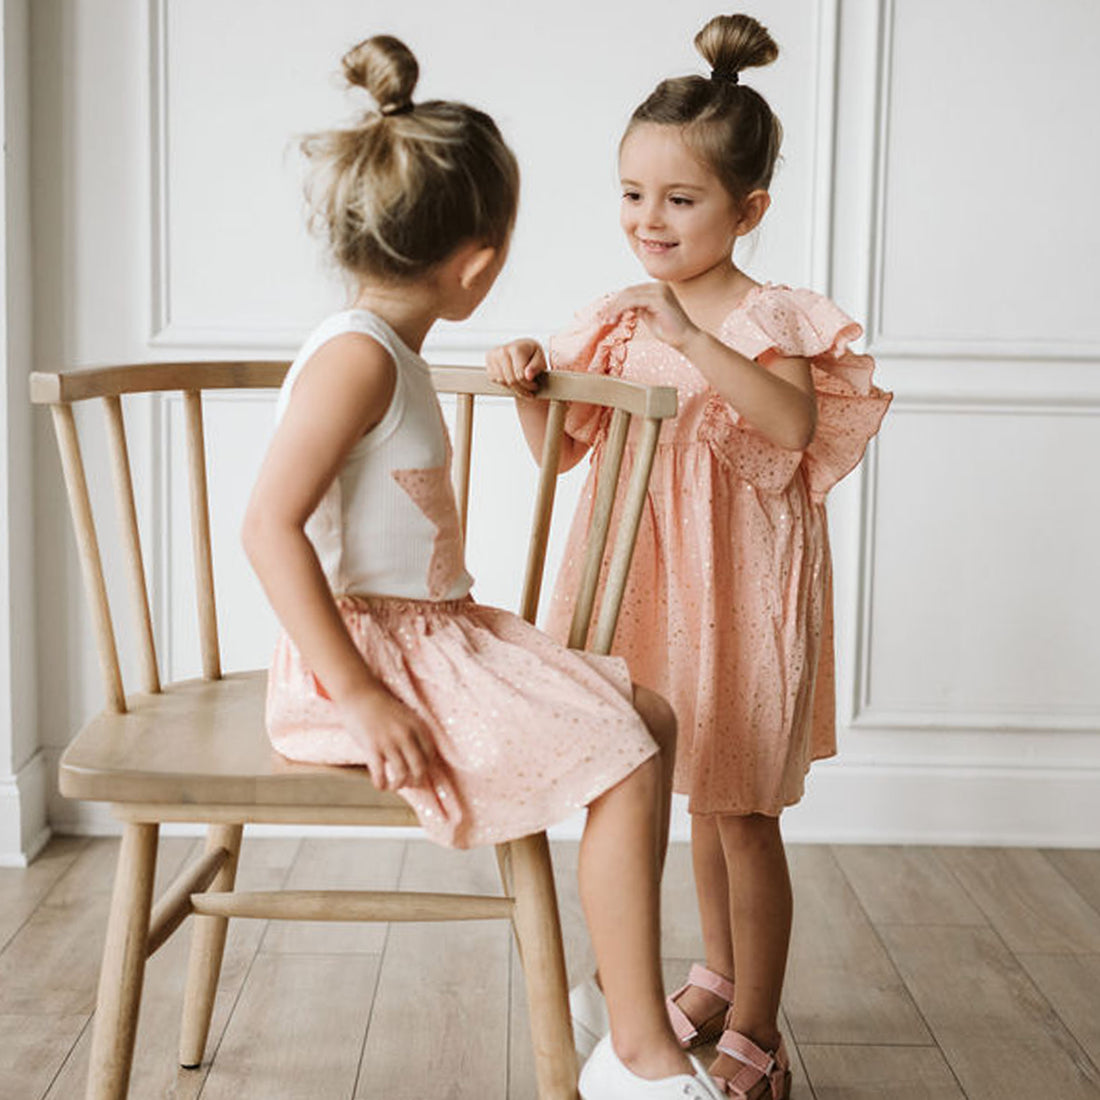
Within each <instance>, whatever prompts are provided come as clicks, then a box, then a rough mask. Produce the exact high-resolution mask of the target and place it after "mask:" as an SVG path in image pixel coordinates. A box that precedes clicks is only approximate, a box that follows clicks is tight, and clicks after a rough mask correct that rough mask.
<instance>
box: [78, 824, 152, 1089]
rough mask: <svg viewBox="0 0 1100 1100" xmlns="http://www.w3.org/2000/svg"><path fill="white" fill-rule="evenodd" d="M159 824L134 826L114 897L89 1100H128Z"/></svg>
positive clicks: (102, 971) (127, 837) (127, 839)
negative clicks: (126, 1098) (127, 1094)
mask: <svg viewBox="0 0 1100 1100" xmlns="http://www.w3.org/2000/svg"><path fill="white" fill-rule="evenodd" d="M157 832H158V826H157V825H155V824H147V823H145V822H141V823H138V824H134V823H131V824H128V825H127V826H126V830H125V832H124V833H123V834H122V848H121V850H120V852H119V855H118V868H117V870H116V871H115V885H114V891H113V893H112V895H111V915H110V917H109V919H108V922H107V940H106V943H105V944H104V945H103V964H102V967H101V968H100V972H99V993H98V995H97V997H96V1010H95V1022H94V1024H93V1029H92V1053H91V1065H90V1067H89V1070H88V1089H87V1093H86V1095H87V1098H88V1100H125V1096H126V1092H127V1090H128V1088H129V1086H130V1067H131V1065H132V1063H133V1059H134V1036H135V1035H136V1034H137V1022H138V1010H139V1008H140V1006H141V986H142V980H143V979H144V977H145V955H146V943H147V941H148V937H149V914H150V911H151V909H152V904H153V875H154V873H155V871H156V864H157Z"/></svg>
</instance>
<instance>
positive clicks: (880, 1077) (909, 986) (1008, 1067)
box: [0, 838, 1100, 1100]
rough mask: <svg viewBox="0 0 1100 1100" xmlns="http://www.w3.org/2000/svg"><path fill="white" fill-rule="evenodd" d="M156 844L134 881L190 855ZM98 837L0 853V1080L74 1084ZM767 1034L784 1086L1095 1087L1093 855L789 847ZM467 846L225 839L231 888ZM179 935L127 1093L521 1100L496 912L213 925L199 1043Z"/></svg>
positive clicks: (685, 856) (585, 949) (481, 881)
mask: <svg viewBox="0 0 1100 1100" xmlns="http://www.w3.org/2000/svg"><path fill="white" fill-rule="evenodd" d="M199 844H200V842H198V841H192V840H186V839H180V838H169V839H165V840H162V842H161V846H160V857H159V860H158V884H160V885H163V884H164V883H165V882H166V881H168V880H170V879H171V877H172V876H173V874H174V873H175V872H176V871H177V870H178V868H179V867H180V866H181V865H182V864H183V862H184V861H185V860H186V859H188V858H190V857H192V856H194V855H195V853H196V852H197V851H198V850H199ZM116 852H117V842H116V841H112V840H80V839H73V838H58V839H56V840H54V841H53V842H52V843H51V844H50V846H49V847H48V848H47V850H46V851H45V853H44V854H43V855H42V856H41V857H40V858H39V859H38V860H37V861H36V862H35V863H34V864H33V865H32V866H31V867H30V868H28V869H27V870H23V871H17V870H9V869H0V1096H2V1097H3V1100H78V1098H80V1097H82V1096H83V1087H84V1075H85V1072H86V1067H87V1057H88V1046H89V1041H90V1038H91V1028H90V1026H89V1021H90V1013H91V1010H92V1004H93V999H94V994H95V982H96V970H97V965H98V957H99V950H100V946H101V944H102V939H103V931H104V923H105V920H106V913H107V905H108V901H109V893H110V886H111V878H112V872H113V860H114V857H115V853H116ZM790 856H791V867H792V873H793V876H794V880H795V914H796V916H795V933H794V942H793V945H792V951H791V961H790V968H789V972H788V980H787V987H786V994H785V997H784V1011H783V1021H782V1022H783V1026H784V1029H785V1031H786V1034H787V1036H788V1042H789V1043H790V1045H791V1050H792V1055H793V1056H794V1070H795V1075H794V1081H795V1084H794V1096H795V1098H796V1100H894V1098H896V1100H925V1098H927V1100H932V1098H936V1100H963V1098H966V1100H985V1098H990V1100H992V1098H994V1097H996V1098H1005V1097H1016V1096H1019V1097H1048V1096H1049V1097H1058V1098H1059V1100H1085V1098H1095V1100H1100V1071H1098V1067H1100V851H1072V852H1062V851H1034V850H1024V849H982V848H937V849H932V848H889V847H827V846H820V847H810V846H792V848H791V849H790ZM576 860H577V848H576V845H575V844H558V845H555V863H556V867H557V872H558V880H559V891H560V895H561V897H560V900H561V909H562V921H563V927H564V930H565V937H566V952H567V957H568V963H569V969H570V974H571V976H572V977H574V978H575V977H577V976H579V975H582V974H583V973H585V972H586V970H587V969H588V968H589V967H590V966H591V963H592V958H591V951H590V948H589V946H588V943H587V939H586V937H585V932H584V925H583V922H582V919H581V912H580V905H579V902H578V899H577V892H576V886H575V874H576ZM495 882H496V866H495V862H494V859H493V856H492V853H491V852H474V853H452V852H446V851H443V850H440V849H438V848H435V847H433V846H432V845H430V844H427V843H425V842H419V841H410V842H405V841H400V840H394V841H367V840H362V841H358V840H316V839H306V840H283V839H280V840H253V839H246V841H245V848H244V852H243V855H242V860H241V875H240V884H241V886H242V888H247V889H272V888H275V887H278V886H280V885H287V886H294V887H297V888H304V889H309V888H316V887H321V886H324V885H329V886H332V887H337V888H339V887H343V888H352V889H385V888H387V887H390V886H393V885H395V884H398V883H400V884H402V885H404V886H407V887H409V888H410V889H429V890H440V889H450V890H463V889H484V888H489V889H492V888H494V886H495ZM664 922H665V927H664V930H663V931H664V937H663V943H664V954H665V976H666V981H667V983H668V984H669V985H670V986H671V985H673V984H678V983H679V981H680V980H681V979H682V977H683V975H684V973H685V971H686V969H687V967H688V965H689V964H690V962H691V960H692V959H694V958H696V957H697V955H698V951H699V932H698V925H697V919H696V916H695V912H694V892H693V889H692V884H691V866H690V858H689V853H688V850H687V849H686V848H685V847H683V846H676V847H674V848H673V851H672V854H671V856H670V862H669V868H668V873H667V875H666V878H665V884H664ZM186 954H187V935H186V933H184V934H181V935H179V936H177V937H175V938H174V939H173V940H172V941H171V942H169V944H168V945H167V946H166V947H165V948H163V949H162V950H161V951H160V952H159V953H158V954H157V955H156V956H155V957H154V959H153V960H152V961H151V963H150V965H149V968H148V971H147V976H146V985H145V994H144V998H143V1002H142V1016H141V1026H140V1028H139V1034H138V1053H137V1058H136V1060H135V1066H134V1074H133V1080H132V1086H131V1093H130V1095H131V1097H133V1098H134V1100H161V1098H164V1100H168V1098H171V1100H230V1098H231V1100H298V1098H301V1100H368V1098H373V1097H386V1100H413V1098H417V1100H419V1098H421V1097H424V1096H432V1097H437V1098H450V1100H528V1098H533V1097H534V1095H535V1092H534V1084H533V1070H532V1061H531V1051H530V1043H529V1039H528V1035H527V1015H526V1008H525V1003H524V994H523V979H522V973H521V971H520V968H519V962H518V957H517V955H516V952H515V949H514V947H513V946H512V944H511V942H510V935H509V931H508V929H507V927H506V926H505V925H504V924H502V923H492V922H477V923H471V924H465V925H392V926H389V927H386V926H372V927H354V926H341V925H325V924H316V925H313V924H308V925H290V924H283V925H276V924H267V923H265V922H256V921H238V922H234V925H233V926H232V928H231V932H230V937H229V941H228V944H227V948H226V959H225V965H224V968H223V972H222V978H221V983H220V986H219V990H218V995H217V1001H216V1005H215V1013H214V1021H213V1025H212V1029H211V1039H210V1047H209V1050H208V1056H207V1060H206V1061H205V1062H204V1064H203V1065H202V1066H201V1067H200V1068H199V1069H197V1070H181V1069H179V1068H178V1067H177V1066H176V1063H175V1045H176V1037H177V1029H178V1017H179V1007H180V1001H181V991H182V984H183V976H184V972H185V968H186Z"/></svg>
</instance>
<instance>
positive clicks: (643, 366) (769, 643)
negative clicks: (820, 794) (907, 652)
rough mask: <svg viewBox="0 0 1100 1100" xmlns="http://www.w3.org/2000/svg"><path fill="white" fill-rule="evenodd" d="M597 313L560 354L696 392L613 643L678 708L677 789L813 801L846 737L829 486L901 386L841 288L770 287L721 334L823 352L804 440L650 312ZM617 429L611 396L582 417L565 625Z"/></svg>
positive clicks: (551, 620) (729, 339) (769, 351)
mask: <svg viewBox="0 0 1100 1100" xmlns="http://www.w3.org/2000/svg"><path fill="white" fill-rule="evenodd" d="M601 304H602V303H601ZM596 312H597V311H596V309H593V310H592V311H591V312H589V313H588V314H586V315H582V317H581V319H580V322H579V324H578V325H577V327H576V328H574V329H572V330H570V331H569V332H566V333H565V334H563V335H561V336H559V337H557V338H555V339H554V340H553V341H552V342H551V348H550V364H551V368H552V369H555V370H578V371H595V372H599V373H602V374H611V375H617V376H621V377H623V378H627V379H630V380H632V381H636V382H643V383H649V384H653V385H665V386H675V387H676V389H677V391H678V394H679V412H678V414H677V416H676V418H675V419H674V420H672V421H668V422H666V423H665V425H664V426H663V428H662V434H661V438H660V443H659V445H658V449H657V456H656V459H655V462H654V467H653V474H652V479H651V482H650V489H649V496H648V499H647V501H646V506H645V509H644V512H643V516H642V524H641V529H640V532H639V536H638V543H637V548H636V551H635V555H634V560H633V564H632V567H631V571H630V577H629V580H628V583H627V589H626V595H625V599H624V603H623V611H622V616H621V618H620V621H619V626H618V631H617V633H616V636H615V644H614V651H615V652H616V653H619V654H621V655H622V656H623V657H625V658H626V660H627V662H628V664H629V665H630V671H631V673H632V675H633V677H634V679H635V680H636V681H638V682H639V683H642V684H645V685H646V686H647V687H650V688H653V689H654V690H656V691H658V692H660V693H661V694H662V695H664V696H665V697H666V698H667V699H668V700H669V702H670V703H671V704H672V706H673V708H674V709H675V711H676V715H677V718H678V720H679V743H678V750H677V757H676V775H675V788H676V790H677V791H679V792H680V793H683V794H687V795H689V796H690V803H689V808H690V810H691V812H692V813H726V814H748V813H763V814H770V815H776V814H778V813H780V811H781V810H782V809H783V807H785V806H788V805H791V804H793V803H795V802H797V801H798V800H799V799H800V798H801V796H802V792H803V785H804V781H805V775H806V772H807V771H808V770H809V766H810V762H811V761H812V760H814V759H818V758H821V757H826V756H831V755H833V754H834V753H835V752H836V735H835V720H834V702H835V689H834V682H833V636H832V590H831V566H830V557H829V539H828V528H827V524H826V517H825V495H826V493H827V492H828V491H829V489H830V488H831V487H832V486H833V485H835V484H836V483H837V482H838V481H839V480H840V479H841V478H842V477H844V475H845V474H847V473H848V472H849V471H850V470H851V469H852V468H853V467H854V466H855V465H856V464H857V463H858V462H859V460H860V458H861V457H862V455H863V452H864V450H865V448H866V446H867V443H868V441H869V440H870V438H871V437H872V436H873V435H874V434H875V432H876V431H877V430H878V427H879V424H880V422H881V420H882V417H883V415H884V414H885V412H886V408H887V406H888V405H889V403H890V399H891V395H890V394H888V393H884V392H883V391H882V390H879V389H877V388H876V387H875V386H874V385H873V383H872V381H871V375H872V370H873V367H874V364H873V361H872V360H871V359H870V358H869V357H867V356H864V355H857V354H855V353H853V352H852V351H850V350H849V343H850V342H851V341H853V340H855V339H857V338H858V337H859V336H860V334H861V329H860V327H859V325H857V324H856V322H855V321H853V320H852V319H851V318H850V317H848V316H846V315H845V314H844V313H842V312H841V311H840V310H839V309H838V308H837V307H836V306H835V305H834V304H833V303H832V302H831V301H829V300H828V299H827V298H823V297H822V296H821V295H819V294H815V293H814V292H812V291H809V290H797V289H791V288H790V287H786V286H778V285H773V284H765V285H762V286H758V287H754V288H753V289H752V290H750V291H749V293H748V294H747V295H746V296H745V297H744V298H743V299H742V300H741V301H740V302H739V303H738V305H737V306H736V307H735V308H734V309H733V310H732V311H731V313H730V314H729V316H728V317H727V318H726V320H725V321H724V322H723V324H722V326H721V328H720V329H719V331H718V332H717V333H716V335H717V336H718V338H719V339H721V340H722V341H723V342H724V343H726V344H728V345H729V346H730V347H731V348H734V349H735V350H736V351H738V352H740V353H741V354H742V355H745V356H747V357H749V358H751V359H755V360H757V361H759V362H760V363H762V364H763V365H765V366H767V364H768V362H770V361H771V360H772V359H774V358H776V357H777V356H782V357H793V356H799V357H805V358H807V359H809V360H810V364H811V370H812V374H813V381H814V386H815V389H816V393H817V403H818V422H817V430H816V432H815V435H814V439H813V441H812V442H811V443H810V445H809V446H808V447H807V448H806V450H805V451H788V450H784V449H783V448H781V447H778V446H776V445H775V444H773V443H770V442H769V441H768V440H766V439H765V438H764V437H763V436H762V435H760V434H759V433H758V432H757V431H756V430H755V429H754V428H753V427H752V425H751V424H749V423H748V422H747V421H745V420H744V419H743V418H742V417H740V416H739V415H738V413H737V411H736V410H735V409H733V408H732V407H730V405H729V404H727V403H726V402H725V401H724V400H723V399H722V398H721V397H720V396H719V395H718V394H717V393H715V391H714V390H713V389H711V388H710V387H709V386H708V385H707V382H706V380H705V379H704V378H703V376H702V375H701V374H700V373H699V372H698V371H697V370H696V369H695V368H694V367H693V366H692V365H691V363H690V362H689V361H688V360H687V359H686V358H684V357H683V356H682V355H680V354H679V353H678V352H676V351H674V350H673V349H672V348H670V347H669V346H668V345H667V344H664V343H662V342H661V341H659V340H657V339H656V338H655V337H654V336H652V335H651V334H650V333H649V332H648V331H647V330H646V329H645V327H644V325H642V324H639V323H638V321H637V319H636V317H635V316H634V315H633V314H631V313H627V314H624V315H623V316H622V317H621V318H619V320H618V321H617V322H616V323H614V324H604V323H599V322H598V321H596V320H593V319H592V318H593V317H594V316H595V315H596ZM606 429H607V417H606V415H605V414H604V413H603V412H602V411H601V410H598V409H596V408H595V407H585V406H581V407H575V408H573V409H571V410H570V411H569V413H568V414H567V417H566V431H567V432H568V433H569V434H570V435H571V436H572V437H573V438H575V439H578V440H580V441H581V442H583V443H587V444H590V445H592V446H593V447H594V454H593V468H592V470H591V471H590V473H589V477H588V480H587V482H586V484H585V486H584V489H583V492H582V497H581V503H580V505H579V507H578V511H577V514H576V516H575V518H574V522H573V527H572V530H571V533H570V537H569V542H568V544H567V549H566V553H565V559H564V564H563V567H562V571H561V574H560V576H559V578H558V583H557V587H556V590H555V593H554V596H553V598H552V601H551V606H550V611H549V617H548V622H547V628H548V630H549V631H550V633H552V634H554V635H555V636H556V637H565V636H566V634H567V632H568V628H569V622H570V619H571V617H572V611H573V600H572V593H573V592H575V591H576V585H577V579H578V576H579V573H580V570H581V568H582V559H581V554H580V547H581V544H582V539H583V535H584V532H585V530H586V529H587V526H588V523H589V520H590V517H591V514H592V506H593V498H594V489H595V482H596V477H597V476H598V471H599V467H600V461H601V454H602V442H603V439H604V437H605V433H606ZM630 461H631V446H630V445H629V444H628V448H627V455H626V457H625V459H624V465H625V466H626V467H627V468H629V463H630Z"/></svg>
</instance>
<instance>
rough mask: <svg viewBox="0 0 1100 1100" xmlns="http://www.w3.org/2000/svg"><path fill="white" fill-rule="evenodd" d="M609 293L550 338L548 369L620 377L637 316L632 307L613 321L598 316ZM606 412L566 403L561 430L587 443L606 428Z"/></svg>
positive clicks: (595, 440)
mask: <svg viewBox="0 0 1100 1100" xmlns="http://www.w3.org/2000/svg"><path fill="white" fill-rule="evenodd" d="M609 298H610V295H608V296H606V297H604V298H601V299H600V300H599V301H597V302H595V303H594V304H593V305H591V306H589V307H588V308H587V309H585V310H583V311H581V312H580V313H578V314H577V320H576V323H575V324H574V325H573V327H572V328H569V329H566V330H565V331H564V332H562V333H559V334H558V335H556V336H554V337H553V338H552V339H551V341H550V354H549V361H550V369H551V370H573V371H588V372H590V373H592V374H608V375H613V376H615V377H621V376H622V373H623V364H624V363H625V362H626V351H627V345H628V344H629V343H630V341H631V339H632V338H633V336H634V330H635V328H636V326H637V323H638V320H637V315H636V314H635V313H634V311H633V310H628V311H627V312H626V313H623V314H622V315H621V316H620V317H619V318H618V319H617V320H615V321H613V322H606V321H601V320H600V319H599V314H600V308H601V307H602V306H603V304H604V302H606V301H608V300H609ZM608 420H609V413H608V410H607V409H603V408H600V407H599V406H598V405H581V404H573V405H570V406H569V408H568V409H567V410H566V414H565V430H566V432H567V433H568V434H569V435H570V436H572V437H573V438H574V439H578V440H580V442H582V443H585V444H587V445H588V446H591V445H592V444H593V443H595V442H597V440H599V439H600V438H601V437H602V436H603V435H604V434H606V431H607V424H608Z"/></svg>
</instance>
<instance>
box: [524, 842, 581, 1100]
mask: <svg viewBox="0 0 1100 1100" xmlns="http://www.w3.org/2000/svg"><path fill="white" fill-rule="evenodd" d="M508 849H509V852H510V854H511V861H510V862H511V872H512V880H513V882H514V885H515V893H514V896H515V902H516V907H515V913H514V916H513V924H514V926H515V931H516V939H517V940H518V942H519V952H520V959H521V960H522V963H523V972H524V978H525V980H526V983H527V1004H528V1009H529V1012H530V1016H531V1040H532V1044H533V1047H534V1051H535V1074H536V1077H537V1079H538V1090H539V1100H576V1096H577V1054H576V1051H575V1049H574V1047H573V1026H572V1022H571V1020H570V1017H569V988H568V982H567V980H566V976H565V952H564V951H563V949H562V941H561V921H560V920H559V917H558V899H557V894H556V892H555V890H554V873H553V865H552V864H551V862H550V845H549V844H548V843H547V840H546V834H545V833H535V834H534V835H533V836H526V837H523V838H522V839H521V840H514V841H512V842H511V843H510V844H509V845H508Z"/></svg>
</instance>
